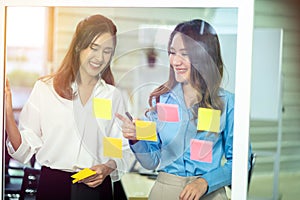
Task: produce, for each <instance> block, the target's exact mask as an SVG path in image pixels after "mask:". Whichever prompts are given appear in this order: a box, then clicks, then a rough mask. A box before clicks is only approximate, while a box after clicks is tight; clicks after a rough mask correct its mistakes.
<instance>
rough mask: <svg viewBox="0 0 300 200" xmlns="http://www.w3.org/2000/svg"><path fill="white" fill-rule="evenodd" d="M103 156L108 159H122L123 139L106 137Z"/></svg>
mask: <svg viewBox="0 0 300 200" xmlns="http://www.w3.org/2000/svg"><path fill="white" fill-rule="evenodd" d="M103 148H104V149H103V155H104V156H107V157H114V158H122V156H123V154H122V139H119V138H112V137H104V138H103Z"/></svg>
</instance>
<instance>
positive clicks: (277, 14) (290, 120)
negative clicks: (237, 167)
mask: <svg viewBox="0 0 300 200" xmlns="http://www.w3.org/2000/svg"><path fill="white" fill-rule="evenodd" d="M147 12H149V10H147V9H134V8H130V9H114V8H111V9H109V8H105V9H103V8H82V9H78V8H50V9H49V10H47V13H48V16H47V17H46V20H49V22H47V24H49V26H47V27H44V28H45V30H46V32H45V35H46V38H47V39H46V41H47V43H46V44H45V45H46V46H47V50H46V51H45V52H44V54H43V55H41V56H42V57H44V58H45V59H44V62H42V63H41V65H42V66H43V67H42V68H41V69H40V70H39V71H38V73H40V74H46V73H48V72H50V71H52V70H54V68H55V67H57V66H58V65H59V62H60V61H61V59H62V56H63V55H64V53H65V50H66V49H67V47H68V45H69V42H70V40H71V37H72V34H73V32H74V29H75V25H76V24H77V22H78V21H79V20H80V19H82V18H83V17H86V16H88V15H90V14H93V13H102V14H104V15H106V16H108V17H110V18H112V19H113V20H114V21H115V22H116V24H117V26H118V29H119V31H124V32H125V31H127V32H129V33H130V34H128V36H129V38H128V42H129V43H130V37H132V39H133V38H136V37H137V35H135V34H139V32H137V31H133V30H135V29H138V28H141V27H137V26H136V25H137V24H140V25H145V26H146V25H155V24H159V25H161V28H163V29H168V28H172V25H174V24H177V23H178V22H180V21H182V20H186V19H191V18H195V17H197V16H200V17H202V16H205V17H206V18H207V19H208V20H209V19H210V20H220V21H218V23H220V24H221V23H222V18H218V15H222V14H226V16H225V17H224V21H223V22H226V23H227V22H233V24H230V23H227V24H224V25H223V27H225V28H226V30H227V31H229V32H230V31H233V32H234V31H235V28H236V24H235V23H236V14H237V13H234V12H235V11H234V10H233V13H232V15H231V14H230V13H228V12H223V11H222V10H220V9H215V10H214V9H200V10H199V9H186V10H185V9H180V8H178V9H177V12H176V15H174V14H172V15H168V14H167V13H169V12H168V9H167V8H166V9H161V10H160V11H158V10H155V9H153V10H152V12H151V13H147ZM145 13H147V14H146V15H145ZM170 13H174V9H173V8H172V12H170ZM128 14H130V16H131V17H127V16H128ZM223 16H224V15H223ZM225 18H227V20H225ZM228 18H229V19H228ZM230 18H232V20H230ZM299 19H300V16H299V3H298V2H297V1H296V0H295V1H293V0H288V1H279V0H276V1H271V0H256V1H255V14H254V28H282V29H283V51H282V53H283V55H282V72H283V106H284V112H283V119H282V120H283V121H282V123H283V132H282V133H283V135H282V146H281V158H280V177H281V179H285V178H286V177H292V178H293V177H298V180H299V178H300V176H299V174H300V156H299V154H300V131H299V130H300V123H299V121H300V101H299V99H300V67H299V64H300V58H299V53H300V39H299V38H300V27H299V26H298V23H299ZM148 27H149V26H148ZM119 33H120V32H119ZM8 37H9V36H8ZM123 45H125V44H118V48H122V46H123ZM8 53H9V52H8ZM158 53H160V52H158ZM162 54H163V52H162ZM143 56H145V57H144V59H145V58H146V51H141V52H133V53H132V57H131V58H130V60H129V59H128V60H122V58H120V59H119V60H116V63H115V66H122V67H120V68H113V69H114V74H115V77H116V79H121V78H122V77H124V72H127V71H128V70H129V69H131V68H130V67H131V66H137V65H140V64H141V63H140V62H143V61H141V60H140V58H141V57H143ZM18 59H21V60H22V59H25V58H24V57H22V56H19V57H18ZM133 62H135V63H133ZM161 62H162V63H164V62H165V61H161ZM8 67H9V66H8ZM262 67H263V66H262ZM162 70H164V69H162ZM14 76H18V74H17V75H15V74H14ZM33 76H34V75H33ZM164 78H165V77H161V79H164ZM33 79H34V77H33ZM124 80H125V79H124ZM126 80H127V81H123V82H122V84H124V85H122V86H123V87H124V88H127V89H128V88H129V90H130V89H132V85H131V83H132V82H130V79H129V78H128V79H126ZM16 84H18V83H16ZM30 84H31V83H28V85H30ZM253 89H255V88H253ZM126 92H128V91H125V93H126ZM26 94H28V92H24V95H20V98H23V100H25V99H26ZM127 94H129V95H130V94H132V93H130V92H129V93H127ZM258 98H259V97H258ZM20 105H22V103H20ZM132 109H133V111H134V108H132ZM16 110H17V111H18V109H16ZM250 138H251V142H252V145H253V150H254V151H271V152H272V151H275V150H276V146H277V126H276V124H275V123H274V122H266V121H254V120H252V121H251V123H250ZM273 164H274V159H273V157H272V156H263V157H260V156H259V155H258V157H257V159H256V164H255V169H254V172H253V182H252V184H253V186H252V185H251V188H250V196H251V195H253V196H256V195H258V196H265V195H266V196H268V195H270V194H271V192H270V191H271V190H272V176H273V173H272V170H273ZM256 183H257V184H256ZM259 183H262V185H265V186H266V187H267V188H265V189H262V187H259V186H258V185H259ZM289 183H291V182H290V181H288V183H284V184H281V183H280V189H281V190H282V191H280V193H282V194H283V195H282V196H283V199H293V196H292V195H293V192H294V191H293V190H292V191H290V193H292V194H291V197H288V198H287V197H286V195H287V194H285V192H284V191H283V189H284V188H282V187H283V186H284V185H286V184H289ZM291 184H292V185H291V187H290V188H292V187H295V188H297V186H298V188H299V181H298V183H297V182H295V184H293V182H292V183H291ZM297 184H298V185H297ZM284 187H286V186H284ZM295 195H296V193H295ZM299 195H300V194H299Z"/></svg>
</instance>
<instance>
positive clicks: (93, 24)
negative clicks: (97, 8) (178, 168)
mask: <svg viewBox="0 0 300 200" xmlns="http://www.w3.org/2000/svg"><path fill="white" fill-rule="evenodd" d="M116 33H117V29H116V26H115V25H114V23H113V22H112V21H111V20H110V19H108V18H106V17H104V16H102V15H93V16H90V17H88V18H85V19H83V20H82V21H80V23H79V24H78V25H77V28H76V32H75V34H74V36H73V39H72V42H71V44H70V47H69V49H68V51H67V53H66V55H65V57H64V60H63V62H62V64H61V66H60V67H59V68H58V70H57V71H56V72H55V73H53V74H51V75H49V76H46V77H43V78H41V79H40V80H38V81H37V82H36V84H35V86H34V88H33V90H32V93H31V95H30V97H29V99H28V102H27V103H26V104H25V106H24V107H23V110H22V112H21V114H20V118H19V126H17V125H16V123H15V120H14V116H13V112H12V97H11V91H10V87H9V82H8V81H7V83H6V88H5V94H6V132H7V134H8V140H7V148H8V151H9V154H10V155H11V156H12V157H13V158H14V159H16V160H18V161H20V162H23V163H27V162H28V161H29V160H30V158H31V157H32V156H33V155H34V154H35V156H36V160H37V162H38V163H39V164H40V165H41V166H42V169H41V177H40V182H39V187H38V191H37V199H41V200H47V199H51V200H53V199H56V200H58V199H63V200H68V199H89V200H91V199H112V198H113V197H112V184H111V181H117V180H119V179H120V177H121V175H122V174H123V173H124V172H125V171H127V169H128V164H127V163H126V161H129V160H130V159H131V152H130V149H129V147H128V142H127V141H126V140H125V139H124V138H123V137H122V132H121V130H120V123H121V122H120V121H118V119H116V118H115V117H114V113H116V112H118V113H124V112H125V108H124V103H123V100H122V96H121V93H120V91H118V90H117V89H116V88H115V87H114V86H113V85H114V78H113V75H112V72H111V69H110V62H111V59H112V56H113V54H114V51H115V47H116ZM95 98H100V99H105V100H108V102H111V105H112V108H111V113H112V114H111V116H112V117H111V119H110V118H106V119H103V118H97V117H96V116H95V114H94V110H93V101H94V99H95ZM99 112H101V110H100V111H99ZM104 114H105V113H104ZM106 137H110V138H118V139H120V140H121V141H122V156H121V157H109V156H106V154H104V152H103V151H104V149H103V146H104V145H103V139H105V138H106ZM83 168H90V169H91V170H93V171H96V174H95V175H93V176H90V177H88V178H85V179H83V180H81V181H79V182H78V183H75V184H72V180H73V179H72V178H71V175H73V174H74V173H76V172H78V171H80V170H81V169H83Z"/></svg>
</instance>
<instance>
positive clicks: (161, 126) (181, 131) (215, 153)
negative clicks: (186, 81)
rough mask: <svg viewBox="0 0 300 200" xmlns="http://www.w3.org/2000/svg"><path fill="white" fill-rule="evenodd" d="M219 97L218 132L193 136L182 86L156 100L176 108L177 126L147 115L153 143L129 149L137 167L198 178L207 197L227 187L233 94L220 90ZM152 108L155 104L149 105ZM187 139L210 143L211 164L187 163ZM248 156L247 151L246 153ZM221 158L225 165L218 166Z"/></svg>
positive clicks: (193, 125) (194, 131) (192, 121)
mask: <svg viewBox="0 0 300 200" xmlns="http://www.w3.org/2000/svg"><path fill="white" fill-rule="evenodd" d="M219 96H220V97H221V98H222V100H223V102H224V109H223V112H222V114H221V120H220V132H219V133H217V134H214V133H208V132H206V131H202V132H197V118H195V117H194V116H195V115H193V112H192V109H191V108H187V107H186V104H185V101H184V95H183V90H182V85H181V84H180V83H178V84H177V85H176V86H175V87H174V88H173V89H172V90H171V91H169V92H168V93H165V94H163V95H161V96H160V103H167V104H177V105H178V107H179V109H178V110H179V117H180V120H179V122H161V121H159V120H158V116H157V112H156V111H151V112H148V114H147V120H149V121H155V122H156V129H157V136H158V141H157V142H150V141H139V142H137V143H135V144H133V145H131V149H132V150H133V152H134V153H135V155H136V158H137V159H138V161H139V162H140V163H141V165H142V166H143V167H144V168H146V169H157V168H158V171H163V172H166V173H170V174H174V175H178V176H201V177H203V178H204V179H205V180H206V181H207V183H208V186H209V189H208V191H207V194H208V193H211V192H212V191H215V190H217V189H219V188H220V187H223V186H226V185H230V184H231V172H232V148H233V124H234V122H233V119H234V94H232V93H230V92H228V91H226V90H224V89H220V91H219ZM153 103H154V105H155V102H153ZM191 139H197V140H205V141H210V142H212V144H213V150H212V162H201V161H198V160H191V158H190V155H191V153H190V142H191ZM249 155H250V151H249ZM223 156H224V157H225V159H226V162H225V163H224V164H222V162H221V161H222V158H223Z"/></svg>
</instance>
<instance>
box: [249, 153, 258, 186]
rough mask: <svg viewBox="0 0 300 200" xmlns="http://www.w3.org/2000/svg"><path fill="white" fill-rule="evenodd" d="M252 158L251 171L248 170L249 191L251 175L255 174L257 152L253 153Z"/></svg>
mask: <svg viewBox="0 0 300 200" xmlns="http://www.w3.org/2000/svg"><path fill="white" fill-rule="evenodd" d="M250 160H251V163H250V169H249V172H248V191H249V188H250V182H251V177H252V174H253V168H254V165H255V161H256V153H252V154H251V157H250Z"/></svg>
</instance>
